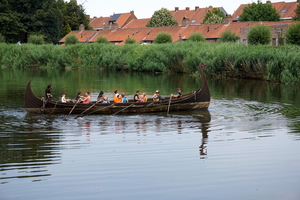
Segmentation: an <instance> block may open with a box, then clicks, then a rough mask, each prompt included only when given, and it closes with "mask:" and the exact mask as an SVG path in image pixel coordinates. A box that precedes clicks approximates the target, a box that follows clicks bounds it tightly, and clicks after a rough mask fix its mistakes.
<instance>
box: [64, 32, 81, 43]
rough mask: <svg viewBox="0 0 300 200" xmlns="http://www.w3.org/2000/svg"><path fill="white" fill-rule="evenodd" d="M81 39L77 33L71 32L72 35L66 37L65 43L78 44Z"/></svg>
mask: <svg viewBox="0 0 300 200" xmlns="http://www.w3.org/2000/svg"><path fill="white" fill-rule="evenodd" d="M78 42H79V41H78V38H77V36H76V35H74V34H71V35H68V36H67V37H66V39H65V44H66V45H72V44H77V43H78Z"/></svg>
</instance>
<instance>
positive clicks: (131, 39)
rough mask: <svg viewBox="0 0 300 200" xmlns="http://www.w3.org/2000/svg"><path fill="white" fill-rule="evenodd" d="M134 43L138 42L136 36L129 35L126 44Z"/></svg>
mask: <svg viewBox="0 0 300 200" xmlns="http://www.w3.org/2000/svg"><path fill="white" fill-rule="evenodd" d="M134 43H136V41H135V39H134V38H131V37H128V38H126V40H125V44H134Z"/></svg>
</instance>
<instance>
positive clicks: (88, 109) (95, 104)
mask: <svg viewBox="0 0 300 200" xmlns="http://www.w3.org/2000/svg"><path fill="white" fill-rule="evenodd" d="M98 102H99V101H96V103H98ZM96 103H94V104H93V105H91V106H90V107H88V108H87V109H86V110H84V111H83V112H82V113H80V114H79V115H82V114H83V113H85V112H86V111H88V110H89V109H91V108H92V107H93V106H95V105H96ZM79 115H78V116H79ZM78 116H76V117H78Z"/></svg>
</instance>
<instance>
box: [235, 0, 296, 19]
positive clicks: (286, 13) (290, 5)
mask: <svg viewBox="0 0 300 200" xmlns="http://www.w3.org/2000/svg"><path fill="white" fill-rule="evenodd" d="M271 4H272V6H273V7H274V8H275V9H276V10H277V12H278V13H279V15H280V19H281V20H286V19H292V18H293V17H294V16H295V10H296V8H297V5H299V3H297V1H295V2H287V3H286V2H284V1H283V2H276V3H272V2H271ZM248 5H249V4H241V5H240V6H239V7H238V9H237V10H236V11H235V12H234V13H233V15H232V17H233V20H234V21H236V20H238V18H239V16H240V15H241V14H242V13H243V9H244V7H247V6H248Z"/></svg>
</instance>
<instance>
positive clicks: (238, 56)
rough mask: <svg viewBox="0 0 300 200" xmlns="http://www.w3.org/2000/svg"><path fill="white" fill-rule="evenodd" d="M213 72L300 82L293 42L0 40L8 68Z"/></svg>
mask: <svg viewBox="0 0 300 200" xmlns="http://www.w3.org/2000/svg"><path fill="white" fill-rule="evenodd" d="M200 62H203V63H205V64H207V68H206V69H205V70H206V73H207V74H209V75H213V76H222V75H223V76H225V75H226V76H230V77H241V78H257V79H263V80H270V81H279V82H284V83H292V82H294V83H295V82H300V47H299V46H282V47H272V46H244V45H241V44H233V43H220V44H211V43H197V42H179V43H170V44H160V45H139V44H131V45H123V46H114V45H105V44H88V45H87V44H77V45H70V46H66V47H60V46H54V45H32V44H22V45H12V44H0V65H1V66H2V67H14V68H29V67H37V68H41V67H42V68H44V67H46V68H83V69H95V68H96V69H101V68H102V69H109V70H135V71H152V72H157V71H159V72H187V73H198V64H199V63H200Z"/></svg>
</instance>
